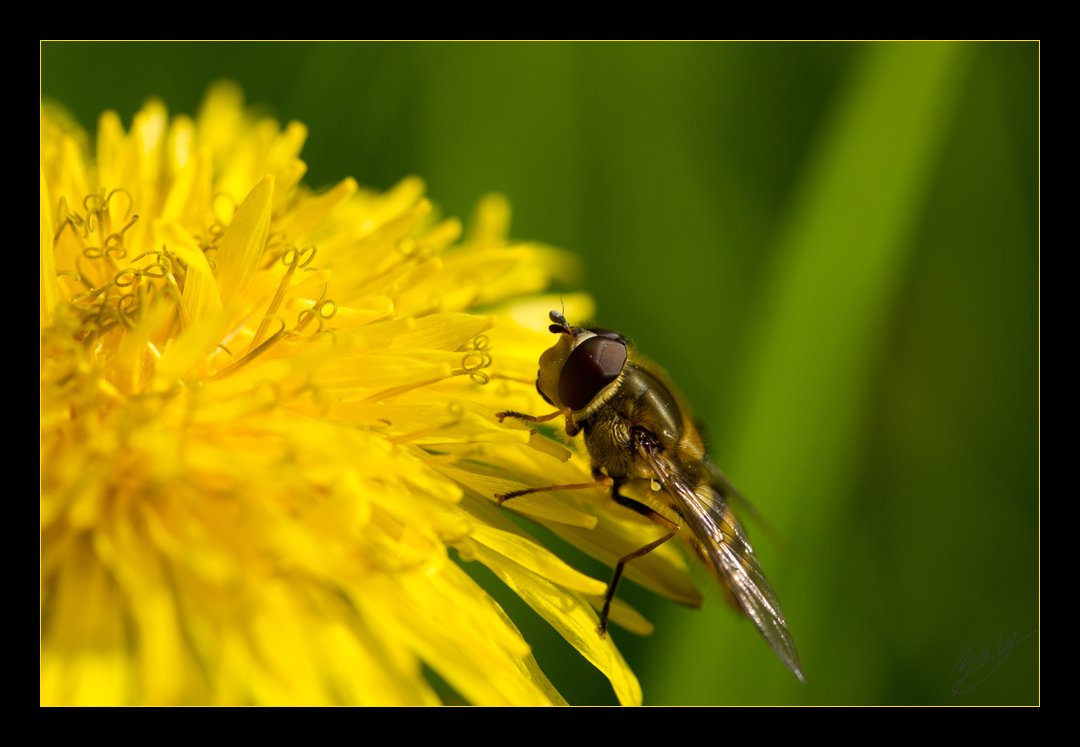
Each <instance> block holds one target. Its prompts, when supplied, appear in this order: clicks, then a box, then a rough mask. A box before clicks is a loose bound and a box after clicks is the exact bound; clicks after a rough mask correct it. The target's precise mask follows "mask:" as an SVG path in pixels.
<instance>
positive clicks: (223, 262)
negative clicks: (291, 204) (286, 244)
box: [217, 176, 274, 307]
mask: <svg viewBox="0 0 1080 747" xmlns="http://www.w3.org/2000/svg"><path fill="white" fill-rule="evenodd" d="M273 196H274V177H272V176H267V177H264V178H263V180H262V181H261V182H259V184H258V185H257V186H256V187H255V188H254V189H253V190H251V193H250V194H249V195H248V196H247V198H245V199H244V202H243V203H242V204H241V205H240V207H239V209H237V211H236V215H234V216H233V219H232V222H231V223H230V224H229V227H228V228H227V229H226V230H225V235H224V236H222V237H221V241H220V242H219V243H218V253H217V263H218V275H217V280H218V291H219V292H220V293H221V304H222V306H225V307H229V306H232V305H233V304H234V303H236V302H237V301H239V299H240V298H242V297H243V295H244V293H245V292H246V291H247V289H248V286H250V285H251V280H252V278H254V277H255V272H256V271H257V270H258V269H259V263H260V261H261V260H262V256H263V248H264V247H265V245H266V236H267V234H268V233H269V231H270V204H271V201H272V199H273Z"/></svg>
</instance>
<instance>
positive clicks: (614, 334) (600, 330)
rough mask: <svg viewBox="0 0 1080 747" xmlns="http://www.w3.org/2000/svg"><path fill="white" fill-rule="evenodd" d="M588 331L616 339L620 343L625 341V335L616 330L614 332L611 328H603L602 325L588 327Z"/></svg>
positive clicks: (598, 335)
mask: <svg viewBox="0 0 1080 747" xmlns="http://www.w3.org/2000/svg"><path fill="white" fill-rule="evenodd" d="M589 331H590V332H592V333H593V334H594V335H596V336H597V337H606V338H608V339H609V340H618V341H619V342H621V343H624V344H625V343H626V338H625V337H623V336H622V335H620V334H619V333H618V332H616V331H614V330H611V329H603V328H602V327H596V328H595V329H593V328H590V329H589Z"/></svg>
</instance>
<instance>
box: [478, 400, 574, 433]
mask: <svg viewBox="0 0 1080 747" xmlns="http://www.w3.org/2000/svg"><path fill="white" fill-rule="evenodd" d="M560 415H562V416H563V417H564V418H566V435H568V436H570V437H571V438H573V437H574V436H576V435H577V434H578V431H580V430H581V429H580V428H579V427H578V426H577V423H575V422H574V418H573V416H572V415H571V414H570V408H569V407H564V408H562V409H561V410H556V411H555V412H552V413H548V414H547V415H526V414H525V413H523V412H515V411H513V410H504V411H503V412H497V413H495V417H497V418H498V419H499V422H500V423H501V422H502V421H503V420H505V419H506V418H517V419H518V420H524V421H526V422H529V423H546V422H548V421H549V420H554V419H555V418H557V417H559V416H560Z"/></svg>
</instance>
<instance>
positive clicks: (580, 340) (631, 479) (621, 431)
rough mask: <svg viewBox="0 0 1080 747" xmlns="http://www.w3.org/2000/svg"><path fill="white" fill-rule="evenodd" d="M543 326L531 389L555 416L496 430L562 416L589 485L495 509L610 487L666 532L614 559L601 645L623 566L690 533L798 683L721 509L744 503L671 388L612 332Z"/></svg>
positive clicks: (769, 593) (789, 651) (745, 552)
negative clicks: (579, 449)
mask: <svg viewBox="0 0 1080 747" xmlns="http://www.w3.org/2000/svg"><path fill="white" fill-rule="evenodd" d="M549 318H550V319H551V322H552V324H551V325H550V326H549V327H548V329H549V330H550V331H551V332H552V333H554V334H556V335H558V336H559V339H558V340H557V341H556V342H555V344H554V345H552V346H551V347H550V348H549V349H548V350H546V351H545V352H544V353H543V354H542V355H541V356H540V370H539V371H538V372H537V378H536V390H537V391H538V392H539V393H540V396H541V397H543V398H544V400H545V401H546V402H547V403H548V404H550V405H551V406H552V407H555V408H556V410H555V412H553V413H550V414H548V415H543V416H539V417H537V416H533V415H525V414H523V413H519V412H512V411H507V412H500V413H497V417H498V418H499V421H500V422H501V421H502V420H504V419H505V418H508V417H512V418H518V419H520V420H525V421H528V422H532V423H543V422H547V421H550V420H555V419H556V418H559V417H563V418H564V420H565V425H566V433H567V435H568V436H570V437H574V436H576V435H577V434H578V433H583V434H584V436H585V446H586V448H587V449H588V452H589V456H590V457H591V459H592V474H593V480H594V482H591V483H582V484H578V485H551V486H548V487H546V488H531V489H528V490H517V491H514V492H512V493H506V494H504V495H497V496H495V498H496V500H498V502H499V504H500V505H501V504H502V503H504V502H505V501H507V500H510V499H511V498H516V497H519V496H522V495H528V494H530V493H544V492H552V491H559V490H575V489H581V488H592V487H600V486H603V487H609V488H610V489H611V497H612V499H613V500H614V501H615V502H616V503H618V504H619V505H621V506H625V507H626V508H629V509H630V510H632V511H635V512H637V513H638V514H641V515H642V516H644V517H646V518H647V519H650V520H651V521H653V522H655V523H656V524H658V525H659V526H661V527H663V528H664V529H666V530H667V533H666V534H665V535H664V536H662V537H660V538H659V539H658V540H656V541H654V542H650V543H649V544H647V545H645V546H644V547H639V548H638V549H636V550H634V551H633V552H631V553H628V554H626V555H624V556H622V557H621V558H619V560H618V562H617V563H616V565H615V573H614V575H613V576H612V577H611V583H610V584H608V588H607V593H606V595H605V597H604V607H603V610H602V611H601V613H600V625H599V627H598V628H597V633H599V635H600V637H601V638H602V637H604V635H605V634H606V632H607V620H608V613H609V612H610V609H611V602H612V600H613V599H614V598H615V590H616V588H617V587H618V585H619V580H620V579H621V578H622V573H623V568H624V567H625V565H626V564H627V563H628V562H630V561H631V560H633V559H634V558H639V557H641V556H642V555H645V554H646V553H648V552H650V551H652V550H654V549H656V548H657V547H659V546H660V545H662V544H663V543H664V542H666V541H668V540H669V539H671V538H672V537H673V536H675V534H676V533H677V532H678V531H679V530H680V529H681V528H684V527H685V528H688V529H689V530H690V533H691V534H689V535H688V534H686V533H684V534H683V535H682V538H683V539H684V540H685V541H686V542H687V544H689V546H690V547H691V548H692V549H693V550H694V552H695V554H696V555H697V556H698V557H699V558H700V559H701V560H702V561H704V563H705V564H706V565H707V566H708V567H710V568H711V569H712V570H713V572H714V573H715V574H716V576H717V577H718V578H719V580H720V582H721V584H722V585H723V586H724V587H725V588H726V589H727V590H728V591H729V592H730V595H731V597H732V598H733V599H734V600H735V602H736V603H737V604H738V606H739V608H741V609H742V611H743V612H744V613H745V614H746V615H747V617H749V618H750V619H751V620H752V621H753V622H754V625H755V626H757V629H758V630H759V631H760V632H761V634H762V635H763V636H764V637H765V640H766V641H767V642H768V644H769V645H770V646H771V647H772V650H773V651H774V652H775V653H776V655H777V656H778V657H779V658H780V661H782V662H783V663H784V665H785V666H786V667H787V668H788V669H790V670H791V673H792V674H794V675H795V676H796V677H797V678H798V679H799V680H800V681H802V682H805V681H806V678H805V677H804V675H803V671H802V663H801V662H800V661H799V653H798V651H796V649H795V642H794V640H792V638H791V633H789V632H788V629H787V622H786V621H785V619H784V612H783V610H782V609H781V608H780V601H779V600H778V599H777V598H776V592H774V591H773V589H772V586H770V585H769V581H768V579H766V578H765V573H764V572H763V571H762V569H761V563H760V562H759V561H758V559H757V556H756V555H755V554H754V549H753V548H752V547H751V546H750V542H749V540H748V539H747V538H746V534H745V533H744V532H743V529H742V527H741V526H740V525H739V522H738V521H736V519H735V516H734V514H732V512H731V508H730V507H729V506H728V503H727V501H728V499H729V498H732V497H735V498H741V496H739V494H738V492H737V491H736V490H735V488H734V486H732V484H731V483H730V482H728V480H727V478H726V477H724V475H723V474H722V473H721V472H720V470H719V469H717V468H716V466H715V465H714V464H713V463H712V462H711V460H710V459H709V456H708V454H707V453H706V451H705V445H704V442H703V440H702V437H701V433H700V431H699V430H698V428H697V426H696V425H695V424H694V422H693V419H692V417H691V416H690V415H689V411H688V409H687V408H686V407H685V406H684V405H683V403H682V399H681V396H680V395H679V394H678V392H677V391H676V390H675V388H674V386H673V385H672V384H671V383H670V382H669V381H668V380H667V378H666V377H665V376H664V375H663V374H661V373H660V372H659V371H657V370H655V369H653V368H650V367H649V366H648V365H647V364H646V363H645V362H644V361H643V360H641V359H639V358H637V357H634V356H631V354H630V351H629V350H628V349H627V340H626V338H625V337H623V336H622V335H620V334H619V333H618V332H613V331H611V330H609V329H591V328H584V327H573V326H571V325H570V324H569V323H568V322H567V321H566V318H565V317H564V316H563V315H562V314H560V313H559V312H557V311H552V312H551V313H550V314H549ZM628 485H629V486H633V485H636V486H639V487H641V488H642V489H643V490H644V491H645V492H646V493H647V494H651V495H652V496H654V497H655V499H656V500H658V501H659V504H660V506H661V507H662V508H665V509H666V512H665V513H666V515H665V513H660V512H658V511H655V510H653V509H652V508H650V507H649V506H647V505H645V504H644V503H641V502H639V501H637V500H635V499H633V498H630V497H627V496H624V495H622V494H621V493H620V488H621V487H623V486H628ZM656 486H659V489H657V487H656ZM650 490H651V491H652V492H651V493H650V492H649V491H650Z"/></svg>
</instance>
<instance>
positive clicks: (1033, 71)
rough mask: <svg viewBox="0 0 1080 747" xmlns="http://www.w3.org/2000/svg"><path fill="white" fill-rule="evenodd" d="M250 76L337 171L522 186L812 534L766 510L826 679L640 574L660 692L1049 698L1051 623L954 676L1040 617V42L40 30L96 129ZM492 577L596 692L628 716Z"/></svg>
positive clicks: (671, 698)
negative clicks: (107, 117)
mask: <svg viewBox="0 0 1080 747" xmlns="http://www.w3.org/2000/svg"><path fill="white" fill-rule="evenodd" d="M224 77H227V78H232V79H234V80H236V81H238V82H239V83H240V84H241V85H242V86H243V88H244V89H245V91H246V94H247V97H248V100H249V101H250V102H253V103H257V104H260V105H263V106H264V107H265V108H266V109H267V111H269V112H270V113H271V114H273V115H274V116H276V117H277V118H279V119H280V120H282V121H283V122H284V121H287V120H289V119H299V120H301V121H303V122H304V123H306V124H307V125H308V126H309V127H310V133H311V134H310V136H309V139H308V142H307V145H306V146H305V148H304V152H303V158H304V159H305V161H306V162H307V163H308V165H309V171H308V176H307V181H308V183H309V184H312V185H313V186H320V185H325V184H329V183H332V182H336V181H338V180H339V179H341V178H342V177H344V176H348V175H352V176H355V177H356V178H357V179H358V180H359V181H360V182H361V183H364V184H368V185H370V186H374V187H378V188H386V187H389V186H391V185H392V184H394V183H395V182H396V181H398V180H399V179H400V178H401V177H403V176H405V175H408V174H418V175H420V176H422V177H423V178H424V179H425V180H426V181H427V183H428V186H429V193H430V196H431V198H432V199H433V200H434V201H435V202H436V203H437V204H438V205H440V206H441V208H442V209H443V211H444V212H445V213H446V214H450V215H460V216H462V217H466V218H467V216H468V215H469V213H470V211H471V210H472V208H473V206H474V205H475V203H476V201H477V199H478V198H479V197H480V196H481V195H482V194H484V193H486V192H489V191H494V190H497V191H501V192H503V193H505V194H506V195H507V196H509V198H510V199H511V201H512V204H513V207H514V222H513V234H514V235H515V236H517V237H520V238H528V239H535V240H539V241H544V242H546V243H550V244H554V245H557V246H561V247H564V248H566V249H569V250H572V251H574V252H576V253H578V254H579V255H581V256H582V257H583V258H584V260H585V265H586V268H587V277H586V278H585V281H584V287H585V289H586V290H588V291H589V292H591V293H592V294H593V295H594V296H595V297H596V299H597V301H598V304H599V309H600V311H599V321H600V322H601V323H602V324H603V325H604V326H607V327H611V328H614V329H618V330H620V331H622V332H624V333H625V334H628V335H629V336H631V337H632V338H633V339H634V340H635V341H636V342H637V343H638V345H639V347H640V349H641V350H642V351H643V352H645V353H646V354H648V355H649V356H650V357H652V358H653V359H654V360H656V361H658V362H660V363H661V364H662V365H663V366H665V367H666V368H667V369H668V371H669V372H670V373H671V374H672V376H673V378H674V379H675V380H676V381H677V382H679V384H680V386H681V387H682V388H683V389H684V391H685V394H686V395H687V396H688V398H689V399H690V401H691V402H693V403H695V407H696V408H697V410H698V412H699V414H700V415H701V416H702V417H703V418H704V420H705V421H706V422H708V423H709V424H710V425H711V428H712V439H713V451H714V453H715V455H716V458H717V461H718V463H719V464H720V466H721V467H722V468H723V469H724V470H725V471H726V472H727V474H728V475H729V477H731V478H732V480H733V481H734V482H735V483H736V484H737V485H739V486H740V487H741V488H742V490H743V491H744V492H745V493H746V494H747V495H748V496H749V497H750V498H751V499H752V500H753V501H754V502H755V504H756V505H757V507H758V508H759V510H761V512H762V513H763V514H764V515H765V517H766V518H767V521H768V522H769V524H770V525H771V526H773V527H774V528H775V529H776V530H777V532H778V533H779V534H780V535H781V536H782V537H783V540H784V543H783V544H781V543H777V542H776V541H773V540H772V539H770V538H769V536H768V534H767V533H766V532H765V531H763V529H762V527H761V526H760V525H756V524H755V523H754V522H752V521H751V522H746V523H747V527H748V531H749V533H750V535H751V538H752V539H754V540H755V547H756V549H757V551H758V554H759V556H760V557H761V560H762V563H763V565H764V567H765V569H766V572H767V573H768V575H769V578H770V580H771V581H772V583H773V585H774V587H775V588H776V590H777V592H778V594H779V596H780V599H781V600H782V601H783V604H784V607H785V611H786V613H787V617H788V621H789V626H790V629H791V631H792V633H793V635H794V637H795V640H796V643H797V644H798V646H799V650H800V652H801V654H802V659H803V663H804V665H805V670H806V673H807V678H808V684H806V685H800V684H799V683H798V682H796V681H795V679H794V678H793V677H791V675H790V674H788V673H787V672H786V670H785V669H784V668H783V666H782V665H781V664H780V663H779V662H778V661H777V660H776V659H775V657H774V656H773V655H772V653H771V652H770V650H769V649H768V647H767V646H766V645H765V643H764V642H763V641H762V640H761V638H760V636H759V635H758V634H757V633H756V631H755V630H754V629H753V627H752V626H751V625H750V624H749V623H748V622H747V621H745V620H741V619H739V618H737V617H736V616H735V615H734V614H733V613H731V612H730V611H729V610H728V609H727V608H726V607H725V606H724V605H723V603H722V602H720V601H719V597H718V595H717V594H715V593H712V594H711V596H710V598H709V600H708V602H707V603H706V606H705V608H703V609H702V610H701V611H696V612H695V611H691V610H687V609H685V608H682V607H680V606H678V605H676V604H673V603H669V602H667V601H666V600H663V599H659V598H657V597H655V596H654V595H652V594H650V593H648V592H645V591H643V590H641V589H639V588H636V587H633V585H632V584H626V585H624V587H623V588H622V589H620V594H621V595H623V596H624V597H625V598H626V599H627V600H628V601H629V602H631V604H633V605H634V606H636V607H637V608H638V609H640V610H642V611H643V612H644V613H645V614H646V615H647V616H648V617H649V618H650V619H651V620H652V621H653V622H654V623H655V624H656V628H657V629H656V632H655V633H654V634H653V635H652V636H651V637H649V638H644V639H637V638H635V637H634V636H632V635H630V634H627V633H625V632H623V631H620V630H618V629H615V631H614V635H615V636H616V640H617V642H618V643H619V646H620V648H621V649H622V650H623V652H624V654H625V655H626V656H627V658H628V659H629V660H630V662H631V664H632V666H633V668H634V669H635V671H636V672H637V674H638V676H639V677H640V679H641V682H642V687H643V689H644V692H645V702H646V703H647V704H654V705H656V704H717V705H726V704H736V703H745V704H753V703H792V704H879V703H881V704H957V705H960V704H963V705H972V704H1034V703H1037V702H1039V649H1040V637H1039V635H1038V634H1037V633H1036V634H1035V635H1032V636H1031V637H1030V638H1027V639H1026V640H1024V641H1023V642H1021V643H1018V644H1017V645H1016V647H1015V648H1014V649H1013V650H1012V651H1011V653H1010V654H1009V655H1008V657H1007V658H1005V659H1003V660H1001V661H1000V662H992V663H991V664H989V665H988V666H986V667H985V668H984V669H982V670H981V671H980V672H979V673H978V674H976V675H974V676H973V677H971V678H969V679H968V680H967V681H966V683H965V684H964V685H963V686H962V687H961V689H965V688H967V687H970V686H971V685H973V684H975V683H976V682H978V681H979V680H981V679H982V678H983V675H984V674H986V673H987V672H989V671H990V670H992V669H993V667H994V666H995V663H1000V667H999V668H998V669H997V671H994V672H993V673H992V674H990V676H989V677H987V678H986V679H985V681H983V682H982V683H981V684H979V685H978V686H977V687H975V688H974V689H971V690H970V691H968V692H963V693H960V694H957V695H954V694H953V690H954V685H956V684H957V683H958V682H959V681H960V677H961V675H960V673H958V672H956V671H954V668H955V667H956V665H957V664H958V662H959V661H960V659H961V657H962V656H963V655H964V654H965V651H967V650H968V649H969V647H971V648H972V653H974V654H982V653H983V651H984V648H985V650H988V651H990V652H991V653H993V652H994V651H995V647H996V646H997V644H998V641H999V640H1002V639H1007V638H1008V637H1009V636H1011V635H1012V634H1013V633H1014V632H1016V633H1017V640H1020V639H1022V638H1024V637H1025V636H1027V635H1028V634H1030V633H1032V632H1033V631H1035V630H1036V629H1037V628H1038V626H1039V595H1038V588H1039V244H1038V238H1039V233H1038V230H1039V46H1038V44H1037V43H1033V42H1030V43H982V44H967V43H963V44H955V43H946V44H940V43H873V44H866V43H783V44H779V43H693V44H687V43H632V44H631V43H520V42H519V43H84V42H77V43H75V42H45V43H43V44H42V46H41V89H42V93H43V94H44V95H45V96H48V97H51V98H54V99H56V100H58V101H60V102H62V103H64V104H65V105H66V106H67V107H69V108H70V110H71V111H72V112H73V113H74V115H75V116H76V118H77V119H78V120H79V121H81V122H82V123H83V125H84V126H86V127H87V128H88V129H89V130H90V131H91V133H92V132H93V131H94V128H95V127H96V122H97V116H98V114H99V113H100V112H101V111H103V110H105V109H110V108H111V109H115V110H116V111H117V112H119V113H120V115H121V117H122V119H123V121H124V123H125V125H127V124H129V123H130V118H131V115H132V114H133V113H134V112H135V111H136V110H137V109H138V107H139V106H140V105H141V104H142V102H143V101H144V99H145V98H147V97H148V96H151V95H156V96H160V97H162V98H163V99H164V100H165V101H166V103H167V104H168V106H169V108H170V111H171V112H173V113H180V112H184V113H190V114H194V113H196V111H197V108H198V105H199V102H200V100H201V98H202V95H203V93H204V91H205V90H206V87H207V85H208V84H209V83H210V82H211V81H213V80H216V79H218V78H224ZM537 535H538V536H541V535H542V533H541V532H540V531H537ZM542 536H544V538H545V540H546V541H548V540H550V541H554V540H552V539H551V538H550V536H548V535H542ZM560 552H565V555H566V557H568V559H571V561H572V562H574V563H575V564H577V565H578V567H581V568H582V569H584V570H587V571H589V572H592V573H593V574H594V575H596V576H597V577H599V578H606V577H607V573H608V571H607V570H606V569H602V568H597V567H596V566H595V565H594V564H592V563H591V561H589V560H588V559H584V558H583V557H582V556H581V555H580V554H577V553H575V552H573V551H572V550H569V549H565V547H564V549H563V550H560ZM476 565H477V564H469V566H470V568H469V570H470V572H472V573H474V574H476V575H477V576H478V577H483V576H484V573H485V571H484V569H482V568H478V567H473V566H476ZM491 588H492V591H493V593H494V594H495V595H496V596H497V598H498V599H499V601H500V602H501V603H502V604H503V605H504V606H505V607H506V608H507V610H508V612H509V613H510V615H511V617H513V619H514V620H515V621H516V622H517V623H518V625H519V626H521V627H522V629H523V632H524V633H525V635H526V638H527V639H528V640H530V642H532V643H533V644H534V647H535V649H536V657H537V659H538V660H539V662H540V665H541V666H542V667H543V669H544V670H545V671H546V672H547V673H548V675H549V677H550V678H551V679H552V681H553V682H554V683H555V685H556V686H557V687H558V688H559V689H560V691H561V692H562V693H563V694H564V696H565V697H566V698H567V699H568V700H569V701H570V702H571V703H577V704H587V703H596V704H599V703H614V702H615V701H614V697H613V695H612V694H611V691H610V688H609V686H608V685H607V683H606V681H605V680H604V679H603V678H602V677H601V676H600V675H599V673H598V672H596V671H595V670H593V669H592V668H591V667H590V666H589V665H588V664H587V663H586V662H585V661H584V660H583V659H581V658H580V657H579V656H577V655H576V654H575V653H574V652H573V651H572V649H570V647H569V646H568V645H567V644H565V643H564V642H563V641H562V640H561V639H560V638H559V637H558V636H557V635H556V634H554V633H553V632H552V631H551V630H550V629H548V628H547V627H546V625H545V624H544V623H543V622H542V621H540V619H539V618H538V617H537V616H536V615H534V614H533V613H532V612H531V610H529V609H528V607H526V606H525V605H524V604H523V603H521V602H519V601H518V600H517V599H516V597H514V596H513V595H512V594H509V593H507V592H506V591H505V590H503V589H501V588H498V584H497V583H493V584H491Z"/></svg>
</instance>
